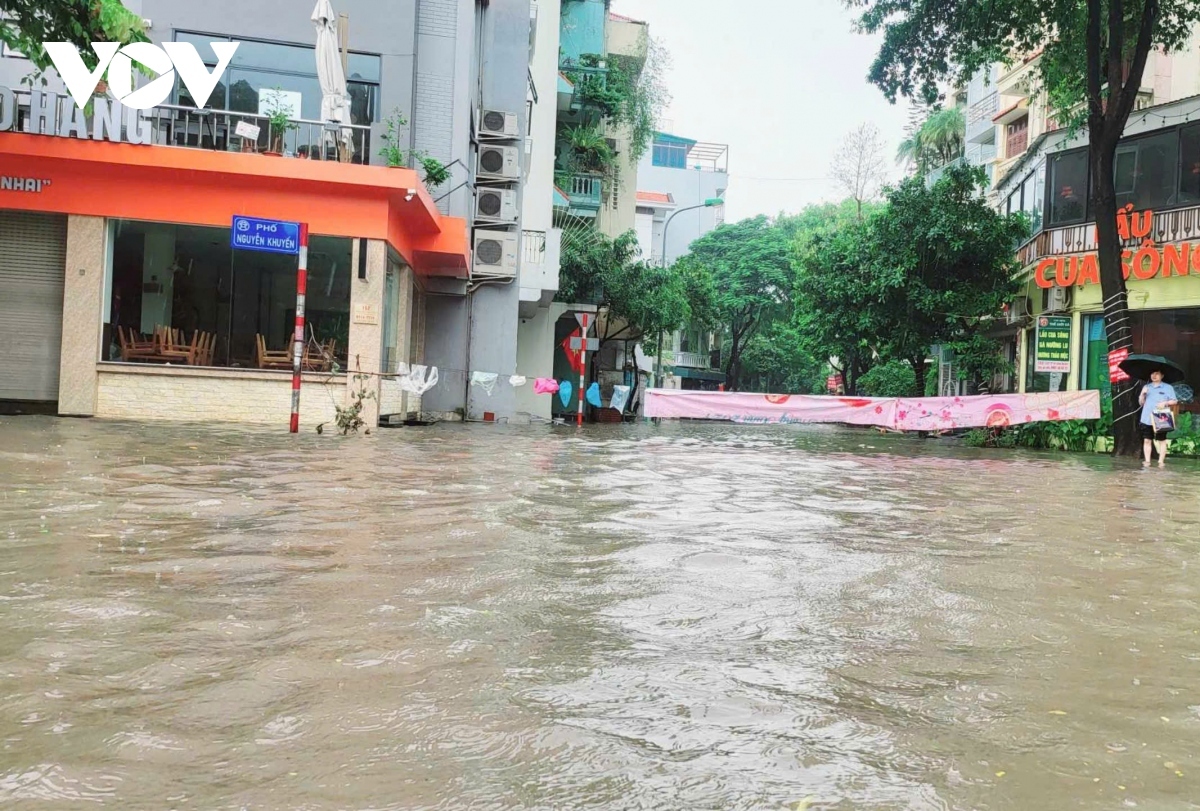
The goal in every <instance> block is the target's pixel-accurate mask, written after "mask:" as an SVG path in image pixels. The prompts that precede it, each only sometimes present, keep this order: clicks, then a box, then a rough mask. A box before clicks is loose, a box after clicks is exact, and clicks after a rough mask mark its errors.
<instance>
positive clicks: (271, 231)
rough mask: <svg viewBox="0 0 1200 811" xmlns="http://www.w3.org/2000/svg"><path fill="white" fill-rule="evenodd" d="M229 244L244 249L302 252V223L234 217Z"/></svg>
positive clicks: (290, 252) (289, 252)
mask: <svg viewBox="0 0 1200 811" xmlns="http://www.w3.org/2000/svg"><path fill="white" fill-rule="evenodd" d="M229 244H230V245H231V246H232V247H234V248H240V249H241V250H244V251H262V252H264V253H285V254H291V255H292V256H295V255H296V254H298V253H300V223H295V222H284V221H282V220H261V219H258V218H257V217H234V218H233V227H232V228H231V229H230V232H229Z"/></svg>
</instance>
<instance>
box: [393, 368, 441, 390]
mask: <svg viewBox="0 0 1200 811" xmlns="http://www.w3.org/2000/svg"><path fill="white" fill-rule="evenodd" d="M397 382H398V383H399V384H400V388H401V389H402V390H404V391H407V392H411V393H413V394H418V395H420V394H424V393H425V392H427V391H429V390H430V389H432V388H433V387H434V386H436V385H437V382H438V370H437V367H436V366H421V365H418V364H413V366H412V367H411V368H410V369H409V372H408V376H407V377H401V378H399V379H398V380H397Z"/></svg>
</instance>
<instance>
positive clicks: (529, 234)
mask: <svg viewBox="0 0 1200 811" xmlns="http://www.w3.org/2000/svg"><path fill="white" fill-rule="evenodd" d="M521 256H522V260H523V261H524V262H525V263H527V264H530V265H540V264H543V263H544V262H545V261H546V232H545V231H522V232H521Z"/></svg>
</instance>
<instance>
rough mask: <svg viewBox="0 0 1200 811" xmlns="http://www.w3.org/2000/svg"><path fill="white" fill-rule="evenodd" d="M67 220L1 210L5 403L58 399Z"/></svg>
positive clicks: (0, 367)
mask: <svg viewBox="0 0 1200 811" xmlns="http://www.w3.org/2000/svg"><path fill="white" fill-rule="evenodd" d="M66 253H67V218H66V217H65V216H62V215H58V214H34V213H29V212H24V211H0V400H41V401H57V400H58V366H59V352H60V350H61V347H62V319H63V273H64V267H65V265H66V261H67V257H66Z"/></svg>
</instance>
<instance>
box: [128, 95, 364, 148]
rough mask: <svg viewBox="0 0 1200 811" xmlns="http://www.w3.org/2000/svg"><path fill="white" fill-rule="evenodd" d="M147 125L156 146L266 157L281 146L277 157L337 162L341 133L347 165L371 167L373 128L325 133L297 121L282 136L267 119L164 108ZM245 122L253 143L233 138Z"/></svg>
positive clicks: (319, 125) (319, 124)
mask: <svg viewBox="0 0 1200 811" xmlns="http://www.w3.org/2000/svg"><path fill="white" fill-rule="evenodd" d="M146 119H147V120H148V121H149V123H150V130H151V132H152V133H153V142H154V143H156V144H162V145H166V146H183V147H191V148H193V149H214V150H218V151H228V152H243V151H256V152H265V151H268V150H270V149H272V147H277V146H282V149H281V150H280V151H281V152H282V153H283V154H285V155H290V156H294V157H304V158H310V159H312V160H337V159H338V150H337V144H338V142H339V141H340V139H341V133H340V132H339V130H349V132H350V144H351V152H352V154H351V162H352V163H370V162H371V128H370V127H368V126H364V125H360V124H350V125H345V126H334V125H330V126H331V127H332V129H327V128H326V124H325V122H323V121H312V120H309V119H303V118H300V119H293V120H291V121H290V122H289V125H288V129H286V130H285V131H284V132H283V133H276V132H274V131H273V129H272V127H271V122H270V119H269V118H268V117H267V116H263V115H256V114H254V113H241V112H235V111H232V110H209V109H204V110H198V109H196V108H195V107H184V106H180V105H176V104H162V105H159V106H158V107H155V108H153V109H151V110H148V111H147V112H146ZM243 121H244V122H246V123H248V124H252V125H254V126H256V127H258V128H259V133H258V138H257V139H254V140H250V139H247V138H241V137H239V136H238V135H237V133H236V130H237V125H238V124H239V123H240V122H243ZM276 136H282V137H276Z"/></svg>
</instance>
